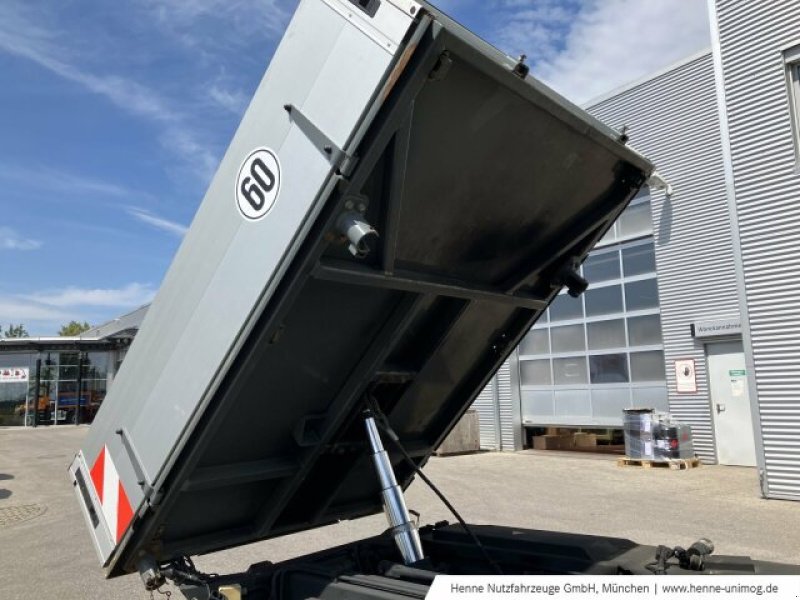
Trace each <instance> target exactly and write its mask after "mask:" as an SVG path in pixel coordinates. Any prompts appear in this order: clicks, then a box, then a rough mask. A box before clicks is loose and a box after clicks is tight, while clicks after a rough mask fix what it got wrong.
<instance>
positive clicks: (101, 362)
mask: <svg viewBox="0 0 800 600" xmlns="http://www.w3.org/2000/svg"><path fill="white" fill-rule="evenodd" d="M113 354H114V352H113V351H109V350H93V351H83V350H80V349H79V348H76V349H70V350H61V351H59V350H56V349H53V350H46V349H43V350H41V351H37V352H2V353H0V374H2V373H3V372H4V371H5V372H6V373H7V375H6V378H5V380H3V381H1V382H0V425H23V424H26V423H27V424H29V425H32V424H34V419H35V420H36V424H38V425H58V424H65V423H71V424H76V423H90V422H91V421H92V419H93V418H94V415H95V413H96V412H97V410H98V409H99V408H100V404H101V403H102V402H103V398H105V395H106V390H107V389H108V385H109V379H110V377H113V365H110V362H111V361H112V360H113ZM37 365H38V372H39V379H38V386H37V378H36V373H37ZM15 373H16V376H14V374H15ZM37 387H38V394H37ZM34 406H36V409H35V410H36V415H35V416H34ZM76 418H77V421H76Z"/></svg>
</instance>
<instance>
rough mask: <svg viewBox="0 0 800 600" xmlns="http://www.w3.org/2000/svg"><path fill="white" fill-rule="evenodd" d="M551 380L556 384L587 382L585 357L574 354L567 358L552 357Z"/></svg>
mask: <svg viewBox="0 0 800 600" xmlns="http://www.w3.org/2000/svg"><path fill="white" fill-rule="evenodd" d="M553 380H554V383H555V384H556V385H576V384H585V383H587V381H588V378H587V376H586V357H585V356H574V357H569V358H554V359H553Z"/></svg>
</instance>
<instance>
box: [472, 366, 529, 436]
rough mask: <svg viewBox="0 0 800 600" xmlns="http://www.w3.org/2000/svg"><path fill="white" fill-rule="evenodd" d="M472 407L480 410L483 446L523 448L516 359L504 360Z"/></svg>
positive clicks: (479, 419) (479, 418)
mask: <svg viewBox="0 0 800 600" xmlns="http://www.w3.org/2000/svg"><path fill="white" fill-rule="evenodd" d="M513 362H514V366H513V368H516V362H515V361H513ZM514 386H516V390H515V389H514ZM472 408H474V409H475V410H476V411H478V421H479V423H480V440H481V448H482V449H484V450H508V451H513V450H520V449H521V448H522V426H521V420H520V419H521V417H520V412H519V384H518V383H517V382H516V381H513V380H512V359H509V360H507V361H506V362H504V363H503V365H502V366H501V367H500V369H499V370H498V371H497V373H496V374H495V376H494V377H492V379H491V381H490V382H489V384H488V385H487V386H486V387H485V388H484V390H483V391H482V392H481V393H480V394H479V395H478V397H477V398H476V399H475V402H474V403H473V404H472Z"/></svg>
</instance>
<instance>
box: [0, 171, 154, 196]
mask: <svg viewBox="0 0 800 600" xmlns="http://www.w3.org/2000/svg"><path fill="white" fill-rule="evenodd" d="M0 180H4V181H11V182H14V183H20V184H24V185H25V186H26V189H32V188H36V189H43V190H57V191H59V192H60V193H61V194H64V193H71V194H81V195H83V194H91V195H95V194H96V195H101V196H113V197H116V198H121V197H133V196H136V197H149V194H145V193H143V192H137V191H134V190H129V189H127V188H124V187H122V186H120V185H117V184H114V183H110V182H107V181H102V180H99V179H94V178H91V177H83V176H81V175H77V174H75V173H68V172H66V171H62V170H60V169H53V168H50V167H42V166H36V167H29V166H24V165H15V164H7V163H6V164H0Z"/></svg>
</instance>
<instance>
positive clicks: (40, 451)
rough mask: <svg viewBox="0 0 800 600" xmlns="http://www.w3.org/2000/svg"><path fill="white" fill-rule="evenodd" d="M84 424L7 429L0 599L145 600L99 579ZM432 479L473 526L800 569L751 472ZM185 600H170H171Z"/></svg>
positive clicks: (597, 463) (236, 564) (588, 458)
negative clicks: (699, 549) (83, 460)
mask: <svg viewBox="0 0 800 600" xmlns="http://www.w3.org/2000/svg"><path fill="white" fill-rule="evenodd" d="M87 432H88V428H87V427H73V426H62V427H58V428H38V429H36V430H32V429H19V428H5V429H0V597H2V598H3V599H14V598H20V599H23V598H24V599H25V600H31V599H41V600H48V599H54V600H55V599H58V600H65V599H73V598H75V599H90V598H91V599H93V598H102V599H108V600H113V599H123V598H124V599H131V598H142V599H144V598H149V594H147V593H146V592H145V591H144V589H143V586H142V584H141V581H140V580H139V578H138V576H136V575H129V576H125V577H119V578H116V579H113V580H106V579H104V578H103V575H102V571H101V569H100V566H99V563H98V559H97V555H96V554H95V551H94V548H93V546H92V544H91V542H90V539H89V533H88V531H87V530H86V527H85V525H84V522H83V517H82V515H81V513H80V510H79V508H78V504H77V501H76V499H75V496H74V493H73V491H72V486H71V485H70V483H69V481H68V478H67V466H68V464H69V463H70V461H71V459H72V456H73V455H74V453H75V452H76V450H77V448H78V446H79V444H80V442H81V440H82V439H83V437H84V436H85V435H86V433H87ZM425 472H426V473H427V474H428V476H429V477H430V478H431V479H433V480H434V482H436V483H437V485H438V486H439V487H440V489H441V490H442V491H443V492H444V493H445V494H446V495H447V496H448V498H449V499H450V500H451V501H452V502H453V504H455V506H456V507H457V508H458V509H459V510H460V512H461V513H462V515H463V516H464V518H465V519H466V520H467V521H468V522H472V523H494V524H498V525H512V526H516V527H524V528H533V529H547V530H553V531H568V532H576V533H586V534H595V535H609V536H615V537H625V538H629V539H632V540H634V541H636V542H639V543H644V544H653V545H657V544H665V545H668V546H676V545H683V546H687V545H689V544H691V543H692V542H693V541H695V540H696V539H698V538H700V537H707V538H710V539H711V540H713V541H714V542H715V544H716V548H717V552H718V553H721V554H722V553H724V554H734V555H749V556H751V557H753V558H757V559H762V560H772V561H778V562H787V563H795V564H800V545H798V543H797V540H798V539H800V502H787V501H778V500H764V499H762V498H761V496H760V493H759V490H758V478H757V473H756V471H755V469H752V468H739V467H721V466H708V465H704V466H702V467H700V468H698V469H692V470H688V471H672V470H668V469H641V468H632V467H625V468H619V467H617V465H616V462H615V459H614V457H610V456H602V455H584V454H570V453H552V452H537V451H524V452H518V453H481V454H474V455H465V456H453V457H446V458H433V459H431V461H430V462H429V463H428V465H427V466H426V468H425ZM407 501H408V505H409V507H410V508H412V509H414V510H417V511H418V512H420V513H421V515H422V517H421V522H422V523H426V522H427V523H433V522H435V521H438V520H441V519H450V520H452V518H451V517H450V515H449V514H448V512H447V510H446V509H445V507H444V506H442V504H441V503H440V501H439V500H438V499H437V498H436V497H435V496H434V495H433V494H432V493H431V492H430V491H429V490H428V489H427V488H426V487H425V486H424V484H423V483H422V482H420V481H416V482H415V483H414V484H412V486H411V488H410V489H409V491H408V494H407ZM385 527H386V520H385V518H384V517H383V515H375V516H372V517H366V518H363V519H358V520H355V521H347V522H342V523H339V524H336V525H332V526H329V527H325V528H320V529H317V530H313V531H308V532H304V533H300V534H296V535H292V536H287V537H283V538H279V539H275V540H269V541H265V542H259V543H256V544H251V545H248V546H243V547H239V548H234V549H231V550H227V551H223V552H217V553H214V554H209V555H206V556H202V557H199V558H197V560H196V563H197V566H198V568H199V569H201V570H203V571H208V572H216V573H226V572H237V571H242V570H244V569H246V568H247V567H248V566H249V565H250V564H252V563H254V562H259V561H263V560H271V561H279V560H283V559H286V558H290V557H294V556H300V555H303V554H306V553H309V552H313V551H316V550H321V549H323V548H326V547H329V546H333V545H338V544H342V543H345V542H347V541H351V540H357V539H360V538H363V537H368V536H371V535H374V534H377V533H380V532H381V531H383V530H384V529H385ZM180 598H181V596H180V595H179V594H178V595H177V596H173V600H178V599H180Z"/></svg>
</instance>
